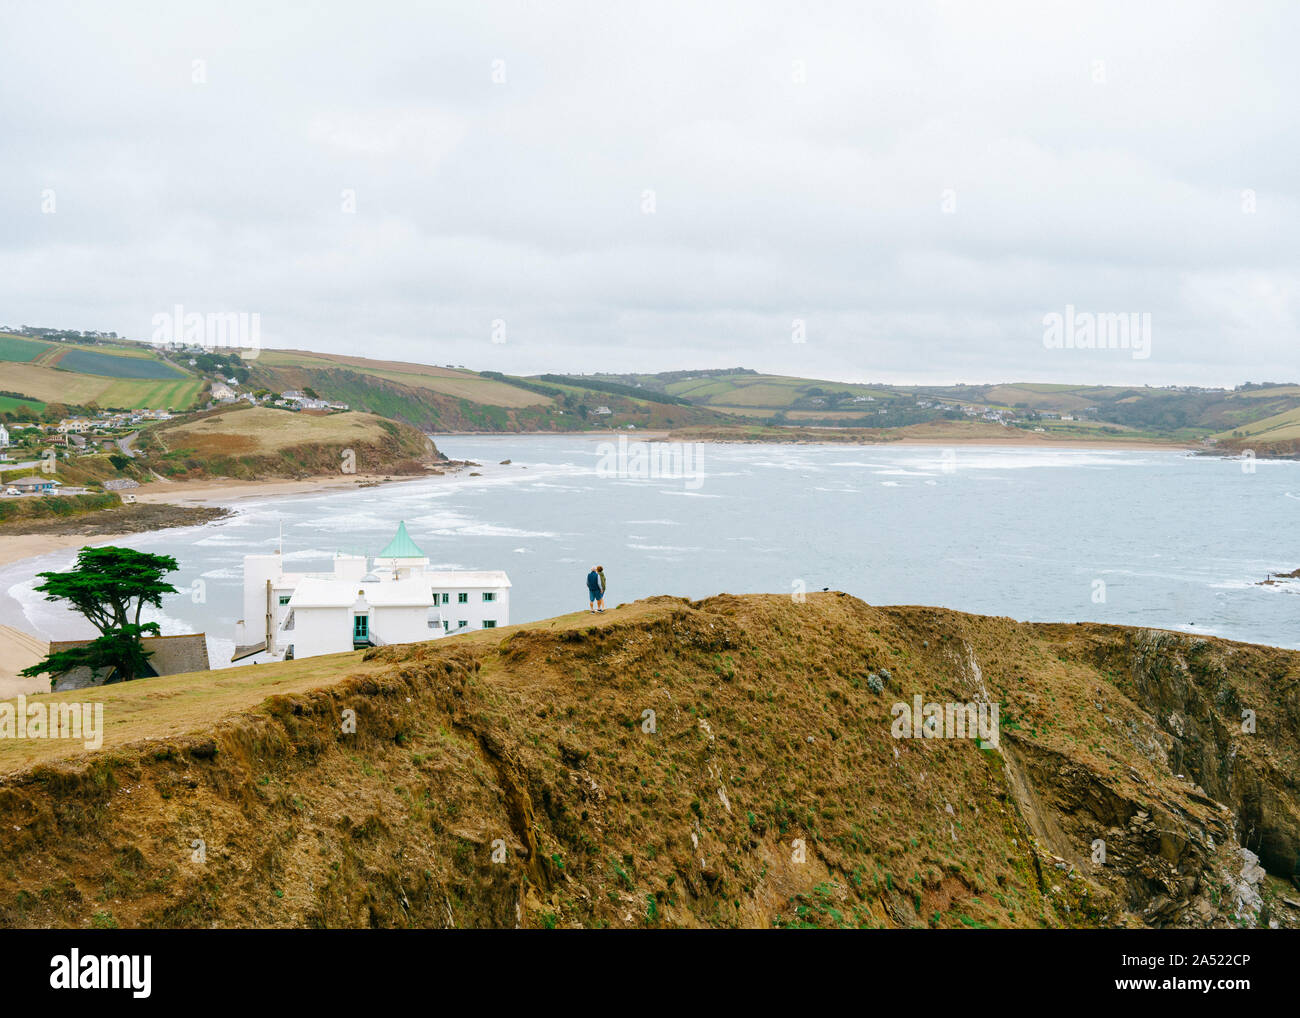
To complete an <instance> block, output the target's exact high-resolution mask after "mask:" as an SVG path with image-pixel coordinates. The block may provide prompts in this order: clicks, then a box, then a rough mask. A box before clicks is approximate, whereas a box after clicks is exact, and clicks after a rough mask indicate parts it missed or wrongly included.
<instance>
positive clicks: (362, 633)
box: [352, 615, 370, 640]
mask: <svg viewBox="0 0 1300 1018" xmlns="http://www.w3.org/2000/svg"><path fill="white" fill-rule="evenodd" d="M352 639H354V640H368V639H370V616H369V615H354V616H353V617H352Z"/></svg>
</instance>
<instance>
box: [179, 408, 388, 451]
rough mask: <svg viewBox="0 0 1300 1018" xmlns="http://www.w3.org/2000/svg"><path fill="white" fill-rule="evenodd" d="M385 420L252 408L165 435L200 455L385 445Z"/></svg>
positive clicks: (351, 413)
mask: <svg viewBox="0 0 1300 1018" xmlns="http://www.w3.org/2000/svg"><path fill="white" fill-rule="evenodd" d="M381 421H382V418H380V417H376V416H375V415H374V414H365V413H357V412H355V411H348V412H346V413H340V414H327V415H316V414H304V413H291V412H289V411H286V410H272V409H269V408H268V407H250V408H248V409H246V410H245V409H239V410H230V411H227V412H226V413H222V414H216V415H213V416H211V417H204V418H201V419H199V420H197V421H193V422H190V423H185V424H179V425H176V426H174V427H168V428H166V429H163V430H160V432H159V437H160V438H162V439H163V441H165V442H166V444H167V446H168V447H169V448H172V449H180V448H185V449H194V450H195V451H196V452H197V453H198V454H199V455H200V456H210V455H218V454H226V455H231V456H238V455H245V454H250V453H253V454H259V453H274V452H278V451H279V450H281V449H287V448H289V447H290V446H295V445H302V444H303V443H306V442H317V443H322V444H328V445H347V443H348V442H366V441H372V442H373V441H380V440H382V439H383V438H384V437H385V436H386V435H387V432H386V431H385V430H384V429H383V427H382V425H381V423H380V422H381Z"/></svg>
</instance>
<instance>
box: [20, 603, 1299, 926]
mask: <svg viewBox="0 0 1300 1018" xmlns="http://www.w3.org/2000/svg"><path fill="white" fill-rule="evenodd" d="M367 656H368V657H369V660H366V659H365V658H364V657H361V656H359V655H355V654H353V655H340V656H338V657H335V658H314V659H309V660H306V661H299V662H291V663H289V664H285V665H275V666H257V667H256V668H242V669H236V670H233V671H225V672H218V673H205V674H202V675H195V676H172V677H169V678H166V679H144V680H137V681H136V682H134V683H130V684H127V685H125V686H118V687H111V688H109V689H106V690H95V691H90V692H84V691H83V692H82V693H81V694H80V695H81V696H82V697H96V698H98V697H103V698H105V703H106V707H107V708H108V709H107V710H106V714H107V715H108V718H109V720H110V733H109V737H108V738H109V742H108V745H107V746H106V747H105V749H104V750H102V751H100V752H98V753H94V754H88V755H87V754H82V753H80V752H78V751H76V750H75V749H70V748H69V747H66V746H59V747H56V749H55V750H48V749H47V748H45V747H42V749H41V750H39V751H37V752H39V753H40V755H39V756H38V757H34V758H33V757H29V756H25V755H23V754H27V753H30V752H32V751H31V750H30V748H26V747H24V748H19V749H14V748H11V747H8V746H5V747H2V749H3V752H4V753H5V756H4V757H3V761H4V762H3V766H4V767H5V768H12V767H15V766H17V767H18V768H19V770H18V771H17V772H14V773H11V774H10V775H9V776H8V777H6V778H4V779H3V780H0V829H4V830H5V831H6V837H5V838H4V839H3V840H0V924H8V925H59V926H85V925H92V924H94V923H95V922H97V921H98V922H100V923H101V924H102V923H104V922H108V921H111V922H114V923H116V924H118V925H122V926H134V925H163V926H208V925H219V926H236V925H270V926H339V925H346V926H372V927H373V926H446V925H456V926H507V927H509V926H513V925H515V924H517V923H518V924H521V925H524V926H618V927H636V926H646V925H650V926H658V925H662V926H685V927H690V926H713V927H719V926H768V925H816V926H830V927H842V926H884V927H897V926H945V927H963V926H1046V927H1054V926H1091V925H1136V924H1143V923H1149V924H1153V925H1160V924H1166V923H1174V924H1181V925H1226V924H1228V923H1229V922H1230V919H1229V918H1228V914H1229V910H1230V909H1231V907H1232V906H1231V902H1232V898H1231V895H1229V894H1226V893H1225V892H1224V888H1225V886H1226V881H1227V879H1228V876H1229V874H1228V868H1229V867H1230V866H1232V865H1233V864H1234V862H1235V865H1236V868H1237V869H1238V870H1239V869H1240V862H1239V861H1238V859H1237V856H1236V855H1235V853H1233V852H1232V850H1231V844H1232V826H1233V825H1234V824H1235V825H1237V828H1238V830H1239V831H1241V832H1245V831H1247V830H1250V831H1251V832H1252V833H1251V835H1250V836H1251V837H1252V839H1254V840H1253V842H1252V845H1253V846H1254V845H1258V847H1259V850H1260V852H1261V855H1262V856H1264V857H1265V858H1266V865H1269V866H1270V867H1273V866H1274V865H1275V864H1276V863H1277V862H1278V860H1280V859H1287V858H1288V856H1287V853H1291V857H1292V858H1293V856H1294V851H1293V850H1294V848H1295V847H1296V845H1298V844H1300V822H1298V821H1297V818H1300V810H1298V809H1297V804H1296V801H1295V793H1294V791H1293V790H1291V786H1290V783H1289V782H1290V781H1291V779H1292V777H1293V775H1294V773H1295V771H1296V761H1297V748H1296V745H1297V735H1298V734H1300V705H1298V704H1297V703H1296V702H1295V699H1296V698H1295V688H1296V686H1297V684H1298V683H1300V654H1298V653H1294V652H1285V651H1278V650H1273V649H1270V648H1260V647H1251V646H1248V645H1243V644H1232V643H1228V642H1226V641H1219V640H1198V639H1195V638H1192V637H1186V636H1182V635H1178V634H1170V633H1158V632H1156V633H1153V632H1149V631H1141V630H1134V629H1129V628H1124V627H1111V626H1097V625H1081V626H1067V625H1028V624H1021V623H1016V622H1013V621H1011V620H1009V619H1001V618H985V617H980V616H971V615H963V614H960V613H956V612H949V611H944V610H941V609H933V608H920V607H896V608H883V609H881V608H872V607H870V606H868V605H865V604H863V603H862V602H860V601H857V600H856V599H853V598H850V597H846V596H844V595H841V594H812V595H809V597H808V600H807V603H806V604H795V603H793V602H792V601H791V599H790V598H789V597H788V596H778V595H771V596H757V595H754V596H746V597H732V596H729V595H719V596H718V597H715V598H710V599H708V600H706V601H702V602H695V603H688V602H685V601H682V600H681V599H678V598H655V599H651V600H649V601H644V602H638V603H636V604H634V605H628V606H620V607H619V608H618V609H616V610H614V611H612V612H610V613H608V614H606V615H602V616H592V615H588V614H586V613H577V614H574V615H569V616H564V617H561V618H559V619H554V620H548V621H546V622H542V623H534V624H527V625H520V626H512V627H509V628H506V629H502V630H495V631H484V632H480V633H474V634H466V635H464V636H459V637H454V638H450V639H443V640H438V641H434V642H431V643H427V644H413V645H407V646H397V647H388V648H383V649H381V650H379V651H372V652H370V653H369V654H368V655H367ZM886 669H887V670H888V673H889V674H888V675H887V676H886ZM881 676H885V678H884V686H883V688H880V689H879V691H876V690H877V688H879V687H878V686H877V684H876V680H877V679H879V678H880V677H881ZM985 689H987V691H988V694H989V695H990V696H991V697H992V698H993V699H994V700H995V701H997V702H999V703H1000V704H1001V707H1002V710H1003V716H1002V742H1001V750H1000V751H997V752H995V751H992V750H986V751H981V750H980V749H978V748H977V747H976V746H975V745H973V744H972V743H971V742H969V741H967V740H951V739H948V740H945V739H936V740H929V739H923V740H912V739H904V740H900V739H895V738H893V737H892V736H891V734H890V723H891V715H892V711H891V704H893V703H894V702H896V701H904V702H906V701H909V700H910V698H911V696H912V694H913V693H919V694H922V695H923V696H924V697H925V698H926V699H927V700H929V701H939V702H943V701H948V700H952V701H957V702H966V701H969V700H971V699H977V698H979V697H980V696H981V695H982V693H983V690H985ZM1288 690H1290V692H1287V691H1288ZM268 694H274V695H271V696H270V698H269V699H266V697H267V696H268ZM68 695H72V696H75V695H76V694H63V696H68ZM51 699H53V698H51ZM1243 705H1249V706H1251V707H1252V708H1256V709H1258V710H1259V714H1260V717H1261V719H1263V718H1268V719H1269V720H1268V724H1267V725H1263V724H1261V726H1260V729H1259V734H1258V735H1255V736H1251V737H1250V738H1239V737H1237V736H1235V735H1234V732H1235V731H1236V730H1237V729H1236V718H1237V715H1238V714H1239V712H1240V709H1241V707H1242V706H1243ZM647 710H653V711H654V712H655V717H656V727H655V729H654V731H652V732H648V731H647V730H646V729H645V728H644V727H643V725H644V721H645V719H646V717H647V715H646V713H645V712H646V711H647ZM348 711H350V712H352V713H353V714H354V715H355V718H356V726H355V731H354V732H348V731H346V730H345V727H344V726H343V725H341V723H340V722H341V721H342V720H343V719H344V717H345V712H348ZM51 754H54V755H51ZM55 755H61V756H62V757H65V758H66V759H55ZM1229 759H1230V760H1232V761H1233V763H1232V767H1231V769H1230V770H1231V773H1230V775H1229V777H1230V779H1231V780H1228V779H1225V778H1224V771H1223V766H1222V762H1223V761H1224V760H1229ZM33 764H34V766H29V765H33ZM1183 774H1186V775H1188V777H1186V778H1183V777H1179V776H1178V775H1183ZM1197 781H1200V782H1203V783H1204V785H1205V787H1204V788H1203V789H1202V788H1198V787H1197V785H1196V782H1197ZM1261 795H1263V796H1264V797H1265V798H1261ZM1216 800H1217V801H1216ZM1218 803H1224V804H1225V805H1224V806H1220V805H1219V804H1218ZM1226 811H1230V812H1231V814H1233V815H1229V812H1226ZM10 832H12V833H10ZM1099 836H1101V837H1104V838H1105V840H1106V843H1107V852H1108V861H1107V864H1106V865H1105V866H1104V867H1099V866H1096V865H1094V864H1092V863H1091V862H1090V859H1089V853H1090V849H1091V844H1092V841H1093V840H1094V839H1095V838H1096V837H1099ZM1211 837H1212V838H1213V843H1211V841H1210V838H1211ZM196 839H201V840H202V841H203V842H204V843H205V845H206V851H207V857H206V860H205V861H204V862H203V863H195V862H194V861H193V860H192V859H191V846H192V845H193V844H194V843H195V841H196ZM795 842H799V843H801V844H802V845H803V846H804V848H805V849H806V858H805V859H803V860H796V858H795V853H794V852H792V845H793V843H795ZM498 847H502V848H504V849H505V850H506V857H505V859H504V861H502V862H499V863H494V862H493V861H492V855H493V852H494V851H495V850H496V849H497V848H498ZM1071 867H1072V868H1073V870H1072V873H1073V875H1067V872H1066V871H1067V870H1070V869H1071ZM1275 916H1276V917H1278V918H1279V919H1280V920H1281V921H1282V922H1283V924H1284V925H1287V924H1290V923H1291V922H1292V921H1293V920H1294V919H1295V916H1293V915H1291V914H1290V913H1288V912H1286V910H1285V909H1283V908H1281V907H1280V906H1279V907H1278V909H1277V910H1276V911H1275Z"/></svg>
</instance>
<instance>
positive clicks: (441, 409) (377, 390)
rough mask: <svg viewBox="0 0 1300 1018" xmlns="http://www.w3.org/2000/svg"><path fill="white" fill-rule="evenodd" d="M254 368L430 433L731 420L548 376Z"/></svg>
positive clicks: (292, 363) (262, 378)
mask: <svg viewBox="0 0 1300 1018" xmlns="http://www.w3.org/2000/svg"><path fill="white" fill-rule="evenodd" d="M249 365H250V367H251V371H252V374H251V376H250V380H249V383H248V384H249V385H250V386H252V387H256V386H264V387H266V388H268V389H270V390H272V391H285V390H288V389H306V388H310V389H312V390H314V391H315V392H317V393H319V394H320V395H321V396H322V397H323V398H326V399H331V400H338V401H340V402H344V403H347V404H348V405H349V406H350V407H352V408H353V409H360V410H368V411H370V412H372V413H376V414H381V415H383V416H385V417H390V418H392V419H394V420H400V421H404V422H406V423H408V424H411V425H414V426H415V427H418V428H422V429H424V430H427V431H444V432H456V431H486V432H500V431H581V430H584V429H590V428H593V427H599V428H618V427H626V426H627V425H629V424H632V425H635V426H636V427H638V428H641V429H662V428H674V427H685V426H688V425H705V424H717V423H725V422H726V421H727V417H726V416H725V415H720V414H718V413H716V412H714V411H712V410H710V409H706V408H699V407H696V406H694V405H693V404H692V403H690V402H688V401H685V400H674V399H664V398H661V397H660V396H659V395H658V394H656V393H649V394H647V396H646V397H643V396H640V395H638V394H636V393H634V392H624V391H617V390H611V389H610V388H609V387H608V386H605V385H601V384H597V383H595V382H593V383H591V384H588V383H587V381H586V380H584V379H580V378H568V377H562V376H550V375H548V376H544V379H545V380H544V381H543V380H539V379H527V378H520V377H517V376H512V375H505V374H501V373H500V372H495V371H482V372H478V371H469V370H467V369H464V368H449V367H436V366H432V365H428V364H414V363H409V362H405V361H379V360H370V359H368V358H364V357H349V356H343V355H339V354H321V353H312V352H308V351H301V350H264V351H262V353H261V355H260V356H259V357H258V358H257V360H256V361H250V362H249ZM601 407H605V408H607V409H608V411H609V413H601V412H600V408H601Z"/></svg>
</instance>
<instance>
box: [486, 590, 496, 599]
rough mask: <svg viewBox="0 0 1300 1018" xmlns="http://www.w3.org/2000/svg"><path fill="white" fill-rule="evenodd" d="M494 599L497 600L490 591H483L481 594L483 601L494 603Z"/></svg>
mask: <svg viewBox="0 0 1300 1018" xmlns="http://www.w3.org/2000/svg"><path fill="white" fill-rule="evenodd" d="M496 599H497V596H496V594H494V593H492V592H491V591H484V592H483V600H484V601H495V600H496Z"/></svg>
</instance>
